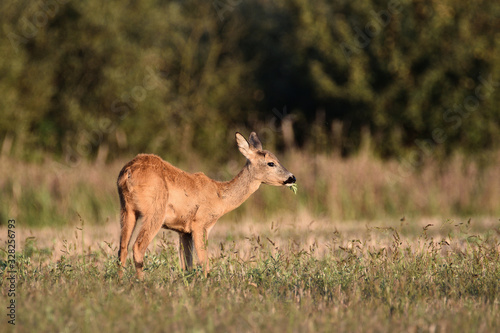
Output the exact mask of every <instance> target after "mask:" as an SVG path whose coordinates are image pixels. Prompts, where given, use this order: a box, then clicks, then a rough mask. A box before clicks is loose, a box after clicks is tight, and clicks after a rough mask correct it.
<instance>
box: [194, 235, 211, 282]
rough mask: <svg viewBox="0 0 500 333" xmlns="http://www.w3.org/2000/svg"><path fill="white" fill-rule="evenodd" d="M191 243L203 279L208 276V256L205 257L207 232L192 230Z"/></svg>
mask: <svg viewBox="0 0 500 333" xmlns="http://www.w3.org/2000/svg"><path fill="white" fill-rule="evenodd" d="M193 241H194V248H195V249H196V254H197V255H198V261H199V263H200V264H201V266H202V268H203V272H204V273H205V277H207V276H208V270H209V266H208V256H207V242H208V232H207V230H206V229H205V228H200V229H199V230H193Z"/></svg>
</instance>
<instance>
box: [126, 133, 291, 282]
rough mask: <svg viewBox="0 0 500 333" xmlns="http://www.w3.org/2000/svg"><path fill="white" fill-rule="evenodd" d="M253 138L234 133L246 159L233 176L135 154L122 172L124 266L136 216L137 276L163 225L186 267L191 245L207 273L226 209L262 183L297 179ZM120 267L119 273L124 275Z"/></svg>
mask: <svg viewBox="0 0 500 333" xmlns="http://www.w3.org/2000/svg"><path fill="white" fill-rule="evenodd" d="M248 140H249V141H250V143H249V142H248V141H247V140H246V139H245V138H244V137H243V135H241V134H240V133H236V143H237V144H238V148H239V150H240V152H241V153H242V154H243V156H245V157H246V158H247V162H246V164H245V166H244V167H243V169H242V170H241V171H240V173H239V174H238V175H237V176H236V177H234V179H232V180H230V181H227V182H219V181H215V180H212V179H210V178H208V177H207V176H205V174H203V173H201V172H200V173H195V174H190V173H187V172H184V171H182V170H180V169H178V168H176V167H174V166H173V165H171V164H170V163H168V162H165V161H164V160H162V159H161V158H160V157H158V156H156V155H146V154H140V155H137V156H136V157H135V158H134V159H133V160H132V161H130V162H129V163H127V164H126V165H125V166H124V167H123V169H122V170H121V171H120V175H119V176H118V181H117V185H118V194H119V195H120V203H121V216H120V223H121V236H120V249H119V252H118V257H119V260H120V263H121V266H125V263H126V260H127V250H128V245H129V242H130V238H131V236H132V232H133V230H134V228H135V225H136V222H137V219H138V218H139V217H142V218H143V223H142V227H141V229H140V231H139V234H138V236H137V240H136V241H135V244H134V247H133V253H134V263H135V268H136V271H137V277H138V278H139V279H141V280H142V279H143V272H142V266H143V258H144V253H145V252H146V249H147V247H148V245H149V243H150V242H151V241H152V239H153V238H154V237H155V236H156V234H157V233H158V232H159V231H160V229H161V228H162V227H163V228H165V229H169V230H174V231H177V232H178V233H179V256H180V262H181V267H182V269H187V268H191V267H192V265H193V244H194V249H195V250H196V253H197V255H198V261H199V262H200V264H201V265H202V267H203V270H204V273H205V276H206V275H207V273H208V269H209V267H208V259H207V250H206V244H207V239H208V235H209V233H210V230H211V229H212V228H213V226H214V225H215V223H216V222H217V220H218V219H219V218H220V217H221V216H222V215H224V214H226V213H227V212H230V211H232V210H233V209H235V208H237V207H238V206H240V205H241V204H242V203H243V202H244V201H245V200H246V199H248V197H249V196H250V195H251V194H252V193H253V192H255V191H257V189H258V188H259V186H260V184H262V183H264V184H269V185H275V186H281V185H288V186H291V185H292V184H294V183H295V176H294V175H293V174H292V173H290V172H289V171H288V170H287V169H285V168H284V167H283V166H282V165H281V163H280V162H279V161H278V159H277V158H276V156H274V154H272V153H271V152H269V151H267V150H262V144H261V142H260V140H259V138H258V137H257V134H255V132H252V133H251V134H250V136H249V138H248ZM122 274H123V273H122V270H121V267H120V270H119V275H120V276H122Z"/></svg>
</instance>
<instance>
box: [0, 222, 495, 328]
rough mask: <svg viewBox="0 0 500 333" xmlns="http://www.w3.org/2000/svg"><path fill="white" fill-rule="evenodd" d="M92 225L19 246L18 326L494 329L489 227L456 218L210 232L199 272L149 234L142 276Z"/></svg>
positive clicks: (492, 253)
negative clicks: (228, 234) (46, 243)
mask: <svg viewBox="0 0 500 333" xmlns="http://www.w3.org/2000/svg"><path fill="white" fill-rule="evenodd" d="M96 228H98V227H87V226H84V227H83V228H80V229H76V230H75V236H74V238H72V239H70V240H68V239H66V240H60V241H59V242H62V243H63V244H62V245H63V246H62V250H59V252H60V253H53V251H54V248H50V247H49V248H41V247H39V246H38V245H37V244H38V239H36V238H30V239H28V240H27V241H24V242H23V243H22V244H23V245H22V251H19V254H18V256H17V265H18V272H19V275H18V276H19V277H18V281H17V283H18V291H19V293H18V295H19V296H18V297H17V302H18V304H20V305H19V307H18V325H16V329H17V331H20V332H28V331H32V330H33V329H37V330H39V331H65V330H69V331H75V330H76V331H83V332H87V331H88V332H91V331H92V332H93V331H96V330H99V331H143V330H145V329H146V328H147V330H148V331H149V332H162V331H204V332H216V331H217V332H218V331H228V332H241V331H273V332H283V331H290V332H297V331H320V332H331V331H332V330H339V331H349V332H360V331H363V332H367V331H389V332H391V331H392V332H402V331H437V332H443V331H461V332H466V331H474V332H493V331H498V330H499V329H500V322H499V321H498V311H499V310H500V309H499V305H500V302H499V293H500V290H499V289H500V287H499V285H498V281H499V280H500V255H499V246H500V237H499V233H498V230H497V231H495V229H485V230H483V231H482V232H480V233H476V232H475V229H474V228H472V227H471V226H470V224H468V223H467V222H466V221H464V222H456V221H452V220H449V221H444V222H443V223H442V224H440V225H427V226H424V227H423V228H422V227H420V228H419V231H418V234H414V233H413V232H410V233H409V234H408V230H407V229H406V228H405V227H404V225H399V226H395V227H387V226H382V227H377V226H372V227H369V228H368V229H369V230H367V229H366V227H358V229H357V234H359V235H360V236H359V237H350V236H345V235H344V233H343V232H341V231H333V232H331V230H330V231H328V229H321V228H318V229H316V230H311V234H312V235H315V236H314V237H316V236H318V237H317V238H314V239H313V240H312V242H311V240H307V238H305V237H304V235H302V230H299V231H296V232H295V233H294V232H293V230H285V229H284V227H280V226H276V225H275V224H274V223H273V225H272V226H271V227H270V228H269V227H260V228H258V229H257V230H256V231H255V232H254V233H250V234H249V235H247V236H248V237H247V238H240V237H236V240H235V241H223V240H221V239H222V238H221V237H220V235H219V236H217V235H215V239H214V241H213V242H211V243H210V249H211V272H210V275H209V276H208V278H205V277H204V274H203V272H202V271H201V269H200V268H197V269H195V270H193V271H189V272H183V271H181V270H180V268H179V263H178V257H177V246H176V243H175V241H173V240H172V239H175V237H174V238H171V237H163V236H161V235H160V236H159V237H158V238H157V239H156V246H154V247H153V248H152V249H151V251H150V252H149V253H148V254H147V257H146V259H145V280H144V281H143V282H139V281H137V280H136V278H135V270H134V269H133V264H132V263H131V262H130V261H129V263H128V266H127V268H126V269H125V274H124V278H123V279H119V278H118V277H117V265H116V252H117V251H116V250H117V249H116V245H114V244H116V242H109V243H107V244H106V243H103V242H99V241H97V240H94V242H93V244H94V249H90V247H87V246H86V245H84V242H83V238H84V237H85V241H88V240H87V238H88V237H91V236H90V234H92V232H93V230H92V229H96ZM280 228H281V229H280ZM321 230H324V231H321ZM321 232H323V233H325V234H328V235H326V236H325V237H323V238H321V237H320V236H319V235H320V233H321ZM345 234H346V235H347V234H348V233H345ZM169 235H170V234H169ZM40 241H41V240H40ZM96 244H98V246H97V245H96ZM54 254H55V257H56V258H57V259H54ZM2 263H3V261H2ZM4 267H5V266H4V265H2V269H4ZM2 281H5V280H2ZM2 293H4V294H5V288H2ZM4 296H5V295H4ZM4 299H6V298H4ZM3 324H4V323H2V325H3Z"/></svg>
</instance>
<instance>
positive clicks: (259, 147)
mask: <svg viewBox="0 0 500 333" xmlns="http://www.w3.org/2000/svg"><path fill="white" fill-rule="evenodd" d="M248 140H249V141H250V144H251V145H252V146H253V147H254V148H255V149H257V150H262V143H261V142H260V140H259V137H258V136H257V133H255V132H252V133H250V136H249V137H248Z"/></svg>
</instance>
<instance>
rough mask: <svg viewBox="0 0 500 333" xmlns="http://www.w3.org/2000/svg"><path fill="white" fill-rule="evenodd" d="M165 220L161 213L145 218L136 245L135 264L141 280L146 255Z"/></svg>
mask: <svg viewBox="0 0 500 333" xmlns="http://www.w3.org/2000/svg"><path fill="white" fill-rule="evenodd" d="M164 220H165V216H164V215H161V214H160V213H159V212H155V213H154V214H152V215H149V216H144V220H143V223H142V227H141V231H139V235H137V240H136V241H135V243H134V263H135V270H136V272H137V278H138V279H139V280H142V279H143V278H144V274H143V272H142V267H143V266H144V254H145V253H146V250H147V248H148V246H149V243H151V241H152V240H153V238H154V237H155V236H156V234H157V233H158V231H160V229H161V226H162V225H163V221H164Z"/></svg>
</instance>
